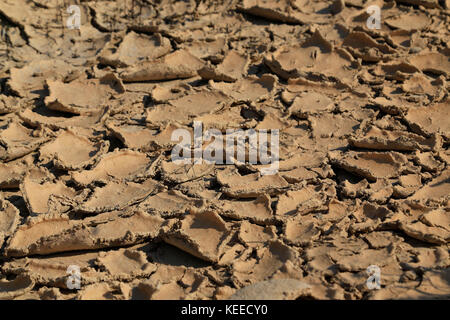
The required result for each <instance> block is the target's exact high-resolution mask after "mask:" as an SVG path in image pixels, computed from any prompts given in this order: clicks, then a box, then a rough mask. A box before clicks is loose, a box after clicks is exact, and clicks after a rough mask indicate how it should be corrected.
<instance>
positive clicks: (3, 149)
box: [0, 120, 48, 161]
mask: <svg viewBox="0 0 450 320" xmlns="http://www.w3.org/2000/svg"><path fill="white" fill-rule="evenodd" d="M47 140H48V137H46V136H45V134H44V133H43V132H42V131H39V130H32V129H29V128H27V127H25V126H24V125H22V124H21V123H20V122H19V121H17V120H12V121H10V122H9V123H8V124H4V125H2V126H1V127H0V144H1V145H0V159H2V160H3V161H11V160H14V159H17V158H20V157H22V156H24V155H27V154H29V153H31V152H33V151H35V150H36V149H38V148H39V146H40V145H41V144H43V143H44V142H46V141H47Z"/></svg>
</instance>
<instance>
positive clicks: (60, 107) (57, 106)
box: [45, 74, 125, 114]
mask: <svg viewBox="0 0 450 320" xmlns="http://www.w3.org/2000/svg"><path fill="white" fill-rule="evenodd" d="M47 85H48V89H49V92H50V95H49V96H47V97H46V98H45V103H46V105H47V108H49V109H51V110H57V111H64V112H69V113H74V114H84V113H85V112H86V111H93V110H95V109H102V107H104V106H106V104H107V103H108V100H109V99H110V98H111V97H114V96H118V95H120V94H122V93H124V92H125V88H124V87H123V84H122V82H121V81H120V79H118V78H117V77H116V76H115V75H114V74H107V75H105V76H103V77H102V78H100V79H88V80H75V81H72V82H70V83H62V82H59V81H50V80H47ZM74 92H83V94H82V95H74Z"/></svg>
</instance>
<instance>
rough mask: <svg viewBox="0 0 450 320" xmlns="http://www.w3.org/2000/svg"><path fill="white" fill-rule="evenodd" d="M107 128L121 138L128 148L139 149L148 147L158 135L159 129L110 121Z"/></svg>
mask: <svg viewBox="0 0 450 320" xmlns="http://www.w3.org/2000/svg"><path fill="white" fill-rule="evenodd" d="M107 128H108V129H109V130H110V131H111V132H112V133H113V134H114V135H115V136H116V137H117V138H119V139H120V141H122V142H123V144H124V145H125V146H126V147H127V148H130V149H137V150H139V149H147V148H148V146H149V145H150V143H151V142H152V141H154V140H155V138H156V135H157V130H151V129H148V128H146V127H143V126H138V125H127V124H121V123H108V124H107Z"/></svg>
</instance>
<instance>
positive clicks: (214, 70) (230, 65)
mask: <svg viewBox="0 0 450 320" xmlns="http://www.w3.org/2000/svg"><path fill="white" fill-rule="evenodd" d="M249 63H250V61H249V59H248V57H247V56H246V54H242V53H239V52H238V51H234V50H232V51H229V52H228V53H227V55H226V56H225V59H224V60H223V61H222V62H221V63H220V64H219V65H217V66H213V65H211V64H209V65H206V66H204V67H203V68H202V69H200V70H199V71H198V74H199V75H200V76H201V77H202V79H205V80H211V79H212V80H215V81H227V82H234V81H236V80H238V79H240V78H242V77H243V76H244V75H246V74H247V69H248V66H249Z"/></svg>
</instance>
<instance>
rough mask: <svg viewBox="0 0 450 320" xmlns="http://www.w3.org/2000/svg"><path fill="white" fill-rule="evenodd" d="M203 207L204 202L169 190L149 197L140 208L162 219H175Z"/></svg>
mask: <svg viewBox="0 0 450 320" xmlns="http://www.w3.org/2000/svg"><path fill="white" fill-rule="evenodd" d="M202 205H203V200H200V199H194V198H190V197H187V196H185V195H184V194H183V193H181V192H180V191H178V190H169V191H164V192H160V193H157V194H155V195H151V196H149V197H147V198H146V199H145V200H144V201H142V202H141V203H140V204H139V208H142V209H143V210H145V211H146V212H150V213H154V214H157V215H160V216H162V217H174V216H183V215H184V214H185V213H188V212H189V211H190V209H192V208H195V207H201V206H202Z"/></svg>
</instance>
